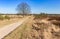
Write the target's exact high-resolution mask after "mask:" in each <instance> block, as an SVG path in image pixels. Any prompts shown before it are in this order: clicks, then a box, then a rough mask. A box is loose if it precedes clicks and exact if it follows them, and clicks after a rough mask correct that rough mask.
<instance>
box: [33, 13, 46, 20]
mask: <svg viewBox="0 0 60 39" xmlns="http://www.w3.org/2000/svg"><path fill="white" fill-rule="evenodd" d="M34 16H35V19H42V18H46V17H47V14H43V13H41V14H36V15H34Z"/></svg>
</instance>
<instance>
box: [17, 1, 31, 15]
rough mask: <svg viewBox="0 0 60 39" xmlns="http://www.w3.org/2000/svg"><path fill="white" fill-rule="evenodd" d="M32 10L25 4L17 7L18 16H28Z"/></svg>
mask: <svg viewBox="0 0 60 39" xmlns="http://www.w3.org/2000/svg"><path fill="white" fill-rule="evenodd" d="M30 10H31V8H30V6H29V5H28V4H27V3H25V2H22V3H20V4H18V6H17V11H18V14H23V15H26V14H29V13H31V11H30Z"/></svg>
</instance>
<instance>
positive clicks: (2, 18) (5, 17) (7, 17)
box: [0, 15, 10, 20]
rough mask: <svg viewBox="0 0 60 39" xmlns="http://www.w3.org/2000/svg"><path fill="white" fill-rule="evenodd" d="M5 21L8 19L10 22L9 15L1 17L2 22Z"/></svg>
mask: <svg viewBox="0 0 60 39" xmlns="http://www.w3.org/2000/svg"><path fill="white" fill-rule="evenodd" d="M4 19H8V20H9V19H10V17H9V16H7V15H6V16H3V15H0V20H4Z"/></svg>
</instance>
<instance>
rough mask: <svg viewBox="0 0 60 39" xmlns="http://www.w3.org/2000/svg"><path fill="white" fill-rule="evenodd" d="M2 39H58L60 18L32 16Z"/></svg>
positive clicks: (59, 35) (59, 38)
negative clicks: (32, 17)
mask: <svg viewBox="0 0 60 39" xmlns="http://www.w3.org/2000/svg"><path fill="white" fill-rule="evenodd" d="M3 39H60V17H59V16H47V15H34V19H32V20H31V19H29V20H28V21H26V23H23V24H22V26H20V27H18V28H17V29H16V30H14V31H13V32H11V33H10V34H9V35H7V36H6V37H4V38H3Z"/></svg>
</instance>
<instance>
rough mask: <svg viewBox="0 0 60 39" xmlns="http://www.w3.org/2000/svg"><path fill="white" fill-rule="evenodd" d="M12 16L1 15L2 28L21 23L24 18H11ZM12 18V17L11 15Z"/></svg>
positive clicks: (0, 25) (0, 23) (0, 24)
mask: <svg viewBox="0 0 60 39" xmlns="http://www.w3.org/2000/svg"><path fill="white" fill-rule="evenodd" d="M9 16H10V15H0V28H1V27H3V26H5V25H9V24H12V23H15V22H17V21H21V20H22V19H23V17H13V18H12V17H9ZM11 16H12V15H11Z"/></svg>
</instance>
